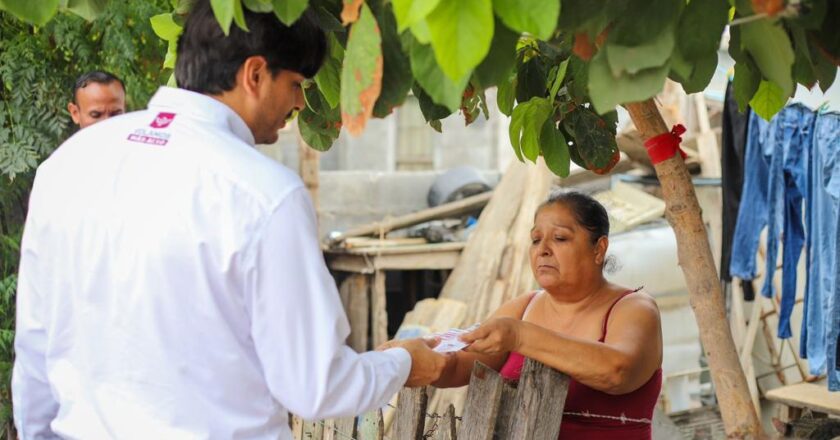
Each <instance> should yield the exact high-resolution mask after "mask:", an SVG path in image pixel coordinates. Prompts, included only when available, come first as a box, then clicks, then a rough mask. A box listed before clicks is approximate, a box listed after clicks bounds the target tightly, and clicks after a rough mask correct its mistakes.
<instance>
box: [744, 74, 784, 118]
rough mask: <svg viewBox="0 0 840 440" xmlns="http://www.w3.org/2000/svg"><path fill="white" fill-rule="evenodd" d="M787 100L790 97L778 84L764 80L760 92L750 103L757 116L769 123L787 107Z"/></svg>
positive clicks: (759, 88) (756, 93)
mask: <svg viewBox="0 0 840 440" xmlns="http://www.w3.org/2000/svg"><path fill="white" fill-rule="evenodd" d="M787 98H788V95H787V94H786V93H785V91H784V90H782V88H781V87H779V85H778V84H776V83H775V82H772V81H763V80H762V81H761V84H760V85H759V86H758V91H757V92H755V96H753V98H752V100H751V101H750V107H752V109H753V111H754V112H756V114H758V115H759V116H761V117H762V118H764V119H765V120H767V121H769V120H770V119H771V118H773V115H775V114H776V113H778V112H779V110H781V109H782V107H784V106H785V103H786V102H787Z"/></svg>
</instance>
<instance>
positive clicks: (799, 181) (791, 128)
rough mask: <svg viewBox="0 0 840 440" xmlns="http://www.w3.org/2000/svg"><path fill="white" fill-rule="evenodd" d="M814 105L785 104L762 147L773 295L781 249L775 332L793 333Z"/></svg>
mask: <svg viewBox="0 0 840 440" xmlns="http://www.w3.org/2000/svg"><path fill="white" fill-rule="evenodd" d="M815 118H816V115H815V113H814V112H813V110H811V109H809V108H807V107H805V106H803V105H792V106H789V107H785V108H784V109H783V110H782V111H781V112H779V114H777V115H776V116H775V117H774V118H773V120H772V121H771V123H770V134H769V135H768V139H767V141H766V142H765V143H764V152H765V154H768V155H769V156H770V170H769V181H768V190H767V191H768V192H767V200H769V203H768V214H767V215H768V223H767V256H766V275H765V278H764V286H763V287H762V289H761V294H762V295H764V296H766V297H768V298H770V297H772V296H773V295H774V293H775V292H774V288H773V275H774V274H775V272H776V258H777V256H778V253H779V244H780V243H782V244H783V248H782V249H783V253H782V292H781V305H780V307H779V330H778V333H779V337H780V338H782V339H786V338H789V337H791V336H792V332H791V328H790V316H791V313H792V312H793V305H794V303H795V302H796V278H797V274H796V266H797V265H798V264H799V257H800V254H801V253H802V247H803V245H804V244H805V228H804V226H803V225H802V204H803V202H804V200H805V199H806V198H807V197H808V176H807V170H808V163H809V157H810V155H811V144H812V139H813V130H814V120H815Z"/></svg>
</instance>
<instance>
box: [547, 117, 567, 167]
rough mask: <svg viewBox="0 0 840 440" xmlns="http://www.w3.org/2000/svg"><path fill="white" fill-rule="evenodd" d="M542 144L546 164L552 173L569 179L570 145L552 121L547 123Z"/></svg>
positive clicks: (549, 120)
mask: <svg viewBox="0 0 840 440" xmlns="http://www.w3.org/2000/svg"><path fill="white" fill-rule="evenodd" d="M540 144H541V150H542V155H543V158H544V159H545V164H546V166H548V169H549V170H551V172H552V173H554V174H556V175H558V176H560V177H569V166H570V160H571V158H570V157H569V144H567V143H566V138H565V136H563V133H561V132H560V130H559V129H558V128H557V124H556V123H555V122H554V120H552V119H548V120H546V121H545V123H544V124H543V127H542V133H541V134H540Z"/></svg>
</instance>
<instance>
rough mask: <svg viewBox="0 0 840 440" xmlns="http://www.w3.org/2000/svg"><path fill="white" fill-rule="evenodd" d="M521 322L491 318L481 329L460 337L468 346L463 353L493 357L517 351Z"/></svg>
mask: <svg viewBox="0 0 840 440" xmlns="http://www.w3.org/2000/svg"><path fill="white" fill-rule="evenodd" d="M521 329H522V321H521V320H519V319H516V318H493V319H490V320H488V321H487V322H485V323H484V324H482V325H481V327H479V328H477V329H475V330H473V331H471V332H469V333H467V334H465V335H462V336H461V340H462V341H464V342H466V343H468V344H470V345H469V346H468V347H467V348H465V349H464V350H465V351H468V352H473V353H480V354H486V355H495V354H503V353H509V352H511V351H518V350H519V347H521V341H520V334H521Z"/></svg>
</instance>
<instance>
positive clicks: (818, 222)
mask: <svg viewBox="0 0 840 440" xmlns="http://www.w3.org/2000/svg"><path fill="white" fill-rule="evenodd" d="M814 154H815V156H816V160H814V161H813V165H812V170H813V174H812V176H811V177H812V179H811V181H812V188H813V191H814V192H816V193H817V196H816V197H812V198H813V203H812V205H814V212H813V216H812V217H816V218H814V219H813V220H812V223H813V224H814V233H812V234H811V236H812V237H813V240H812V243H811V253H810V255H809V256H810V257H811V258H812V259H811V267H810V269H811V270H810V272H809V277H811V280H812V284H810V285H809V286H808V287H809V289H808V290H807V292H806V297H805V306H806V307H805V312H806V313H807V315H806V316H805V317H804V318H803V323H802V327H803V335H806V330H807V339H806V345H805V347H806V348H807V350H808V352H807V354H808V364H809V367H810V370H811V372H812V374H819V373H821V372H822V371H821V370H822V368H823V365H825V366H826V374H827V376H828V389H829V390H831V391H840V354H838V350H840V344H838V342H840V341H838V339H840V285H838V281H840V236H838V232H840V114H838V113H828V114H822V115H819V116H818V117H817V122H816V125H815V130H814ZM814 266H817V267H816V268H815V267H814ZM803 337H804V336H803Z"/></svg>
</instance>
